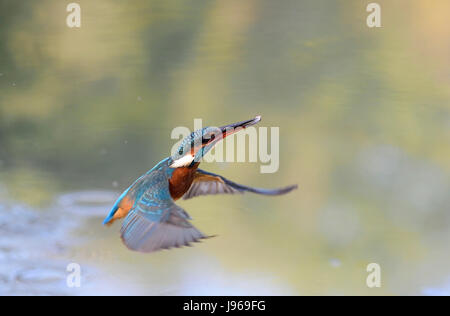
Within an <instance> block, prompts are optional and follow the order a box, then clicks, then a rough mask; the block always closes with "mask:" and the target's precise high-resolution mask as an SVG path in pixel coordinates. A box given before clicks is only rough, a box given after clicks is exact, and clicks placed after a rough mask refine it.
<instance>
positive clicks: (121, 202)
mask: <svg viewBox="0 0 450 316" xmlns="http://www.w3.org/2000/svg"><path fill="white" fill-rule="evenodd" d="M259 120H260V119H259V117H257V118H255V119H254V120H249V121H245V122H240V123H236V124H232V125H227V126H225V127H222V128H221V129H220V132H219V133H218V134H220V135H219V136H220V137H217V135H218V134H217V132H216V134H215V135H216V137H215V136H211V135H212V134H211V135H209V136H210V138H209V139H208V138H207V139H206V140H204V139H203V138H204V137H205V132H208V133H212V132H211V131H209V130H208V128H205V129H203V130H200V133H199V131H197V132H194V133H192V134H191V136H190V137H188V138H186V139H185V141H184V142H183V143H182V145H181V146H180V150H179V153H178V154H177V155H175V156H172V157H168V158H165V159H163V160H162V161H161V162H159V163H158V164H157V165H156V166H155V167H153V168H152V169H151V170H149V171H148V172H147V173H145V174H144V175H142V176H141V177H139V178H138V179H137V180H136V181H135V182H134V183H133V184H132V185H131V186H130V187H129V188H128V189H127V190H125V191H124V192H123V193H122V195H121V196H120V197H119V199H118V200H117V201H116V203H115V204H114V206H113V208H112V210H111V212H110V213H109V215H108V216H107V217H106V219H105V221H104V224H107V225H110V224H112V223H113V222H114V221H115V220H117V219H120V218H124V217H125V220H124V222H123V224H122V229H121V237H122V240H123V242H124V243H125V245H126V246H127V247H128V248H130V249H132V250H136V251H140V252H153V251H156V250H159V249H168V248H171V247H181V246H187V245H189V244H190V243H191V242H196V241H199V240H200V239H203V238H207V236H205V235H204V234H203V233H201V232H200V231H199V230H197V229H196V228H195V227H194V226H192V224H191V223H190V222H189V220H190V219H191V218H190V216H189V215H188V214H187V213H186V212H185V211H184V210H183V209H182V208H180V207H179V206H177V205H176V204H175V201H176V200H178V199H180V198H184V199H189V198H192V197H195V196H199V195H208V194H219V193H228V194H233V193H243V192H245V191H248V192H253V193H257V194H263V195H280V194H285V193H287V192H290V191H291V190H293V189H295V188H296V186H295V185H294V186H289V187H286V188H282V189H275V190H267V189H258V188H252V187H247V186H244V185H240V184H237V183H234V182H232V181H230V180H227V179H225V178H224V177H222V176H219V175H216V174H213V173H210V172H207V171H204V170H201V169H199V168H198V166H199V164H200V162H199V158H201V157H203V155H204V154H205V153H206V152H207V151H208V150H210V149H211V148H212V147H213V146H214V145H215V144H216V143H217V141H219V140H220V139H222V138H225V137H226V136H228V135H230V134H232V133H234V132H236V131H235V130H233V131H232V132H229V131H228V130H226V128H229V127H230V126H231V127H233V128H245V127H247V126H250V125H253V124H255V123H257V122H258V121H259ZM236 126H237V127H236ZM198 134H200V135H198ZM199 137H200V140H202V139H203V141H202V142H201V143H196V144H194V141H198V138H199Z"/></svg>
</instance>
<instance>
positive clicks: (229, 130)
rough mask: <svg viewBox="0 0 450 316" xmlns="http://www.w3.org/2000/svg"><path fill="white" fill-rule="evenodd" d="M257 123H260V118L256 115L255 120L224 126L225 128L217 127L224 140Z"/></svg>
mask: <svg viewBox="0 0 450 316" xmlns="http://www.w3.org/2000/svg"><path fill="white" fill-rule="evenodd" d="M259 121H261V116H260V115H257V116H255V118H253V119H251V120H247V121H242V122H238V123H234V124H229V125H225V126H222V127H219V129H220V131H221V132H222V138H225V137H227V136H230V135H232V134H234V133H237V132H239V131H240V130H242V129H245V128H247V127H249V126H252V125H255V124H256V123H258V122H259Z"/></svg>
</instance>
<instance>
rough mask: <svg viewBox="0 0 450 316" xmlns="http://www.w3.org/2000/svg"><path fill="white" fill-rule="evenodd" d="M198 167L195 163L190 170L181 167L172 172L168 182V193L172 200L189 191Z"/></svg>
mask: <svg viewBox="0 0 450 316" xmlns="http://www.w3.org/2000/svg"><path fill="white" fill-rule="evenodd" d="M198 165H199V163H196V164H195V165H194V166H193V167H192V168H187V167H181V168H176V169H175V170H174V171H173V174H172V177H171V178H170V180H169V191H170V196H172V199H174V200H178V199H179V198H181V197H182V196H183V195H184V194H185V193H186V192H187V190H189V188H190V187H191V184H192V181H194V176H195V173H196V172H197V167H198Z"/></svg>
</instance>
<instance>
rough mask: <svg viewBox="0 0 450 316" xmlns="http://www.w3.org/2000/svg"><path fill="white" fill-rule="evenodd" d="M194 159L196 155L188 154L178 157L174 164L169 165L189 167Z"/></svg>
mask: <svg viewBox="0 0 450 316" xmlns="http://www.w3.org/2000/svg"><path fill="white" fill-rule="evenodd" d="M193 160H194V156H192V155H186V156H183V157H181V158H180V159H177V160H175V161H174V162H172V164H171V165H170V166H169V167H170V168H180V167H187V166H189V165H190V164H191V163H192V161H193Z"/></svg>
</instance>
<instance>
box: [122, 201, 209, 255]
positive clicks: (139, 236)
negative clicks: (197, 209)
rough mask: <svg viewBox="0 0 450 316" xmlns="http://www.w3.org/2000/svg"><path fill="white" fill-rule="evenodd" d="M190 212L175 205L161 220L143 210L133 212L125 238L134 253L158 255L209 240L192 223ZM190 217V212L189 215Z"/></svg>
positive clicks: (123, 231)
mask: <svg viewBox="0 0 450 316" xmlns="http://www.w3.org/2000/svg"><path fill="white" fill-rule="evenodd" d="M185 213H186V212H185V211H184V210H183V209H181V208H180V207H178V206H176V205H175V204H173V205H172V207H170V208H169V209H166V210H164V211H163V213H162V215H161V220H160V221H155V218H154V216H148V214H146V213H145V212H143V211H142V210H137V209H134V210H132V211H131V212H130V213H129V214H128V215H127V217H126V218H125V221H124V223H123V225H122V229H121V232H120V233H121V238H122V241H123V242H124V244H125V245H126V246H127V247H128V248H129V249H131V250H135V251H140V252H154V251H157V250H160V249H169V248H172V247H182V246H189V244H190V243H192V242H198V241H200V239H203V238H207V236H205V235H204V234H203V233H202V232H200V231H199V230H198V229H197V228H195V227H194V226H193V225H192V224H191V223H189V222H188V221H187V220H186V218H185V215H184V214H185ZM186 214H187V213H186Z"/></svg>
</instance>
